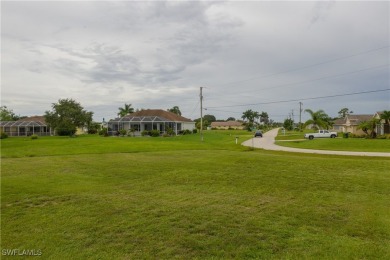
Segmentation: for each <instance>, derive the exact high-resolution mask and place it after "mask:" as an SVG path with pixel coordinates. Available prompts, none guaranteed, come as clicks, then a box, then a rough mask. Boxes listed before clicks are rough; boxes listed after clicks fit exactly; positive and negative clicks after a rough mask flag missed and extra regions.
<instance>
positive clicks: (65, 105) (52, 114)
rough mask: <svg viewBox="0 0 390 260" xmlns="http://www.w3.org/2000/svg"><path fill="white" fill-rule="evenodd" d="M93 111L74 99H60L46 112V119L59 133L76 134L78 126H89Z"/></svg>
mask: <svg viewBox="0 0 390 260" xmlns="http://www.w3.org/2000/svg"><path fill="white" fill-rule="evenodd" d="M92 115H93V112H88V111H86V110H84V108H83V107H82V106H81V105H80V103H77V102H76V101H75V100H73V99H60V100H58V103H53V104H52V111H46V112H45V121H46V123H47V124H48V125H49V126H50V127H52V128H53V129H54V130H55V131H56V133H57V134H58V135H74V134H75V133H76V129H77V127H84V126H88V125H90V124H91V122H92Z"/></svg>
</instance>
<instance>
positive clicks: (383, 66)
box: [210, 64, 389, 99]
mask: <svg viewBox="0 0 390 260" xmlns="http://www.w3.org/2000/svg"><path fill="white" fill-rule="evenodd" d="M388 66H389V64H382V65H378V66H374V67H369V68H364V69H360V70H354V71H349V72H345V73H341V74H336V75H329V76H325V77H321V78H316V79H310V80H305V81H300V82H294V83H287V84H282V85H277V86H273V87H266V88H258V89H256V90H253V91H246V92H245V93H252V92H257V91H259V90H266V89H275V88H282V87H288V86H292V85H299V84H306V83H310V82H314V81H319V80H323V79H330V78H337V77H342V76H345V75H349V74H354V73H359V72H363V71H367V70H374V69H379V68H385V67H388ZM237 93H242V91H240V92H230V93H229V94H237ZM210 99H213V98H210Z"/></svg>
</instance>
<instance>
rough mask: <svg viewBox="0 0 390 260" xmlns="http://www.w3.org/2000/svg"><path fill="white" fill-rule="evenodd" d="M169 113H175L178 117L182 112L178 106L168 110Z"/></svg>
mask: <svg viewBox="0 0 390 260" xmlns="http://www.w3.org/2000/svg"><path fill="white" fill-rule="evenodd" d="M168 111H169V112H172V113H174V114H176V115H179V116H181V111H180V109H179V107H178V106H174V107H172V108H170V109H168Z"/></svg>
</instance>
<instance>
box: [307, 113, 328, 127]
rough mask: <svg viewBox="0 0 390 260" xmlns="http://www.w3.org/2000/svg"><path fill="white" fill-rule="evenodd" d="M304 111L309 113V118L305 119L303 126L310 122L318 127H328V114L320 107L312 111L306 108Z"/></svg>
mask: <svg viewBox="0 0 390 260" xmlns="http://www.w3.org/2000/svg"><path fill="white" fill-rule="evenodd" d="M305 112H307V113H309V114H310V117H311V119H309V120H307V121H306V122H305V124H304V126H305V127H306V126H308V125H310V124H312V125H313V126H314V127H316V128H319V127H322V128H328V127H329V116H328V115H327V114H326V113H325V111H324V110H322V109H320V110H318V111H315V112H314V111H313V110H311V109H306V110H305Z"/></svg>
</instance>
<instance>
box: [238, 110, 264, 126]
mask: <svg viewBox="0 0 390 260" xmlns="http://www.w3.org/2000/svg"><path fill="white" fill-rule="evenodd" d="M259 116H260V115H259V112H256V111H252V109H249V110H247V111H245V112H244V113H242V116H241V118H242V119H244V120H247V122H245V126H246V129H247V130H248V131H250V130H251V129H252V128H253V126H254V123H255V119H257V118H259Z"/></svg>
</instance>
